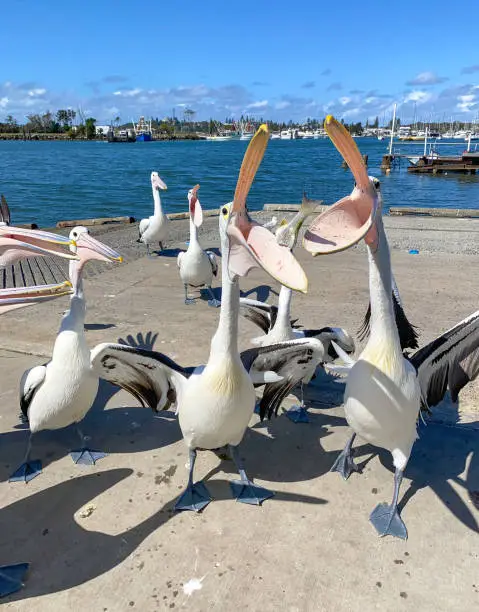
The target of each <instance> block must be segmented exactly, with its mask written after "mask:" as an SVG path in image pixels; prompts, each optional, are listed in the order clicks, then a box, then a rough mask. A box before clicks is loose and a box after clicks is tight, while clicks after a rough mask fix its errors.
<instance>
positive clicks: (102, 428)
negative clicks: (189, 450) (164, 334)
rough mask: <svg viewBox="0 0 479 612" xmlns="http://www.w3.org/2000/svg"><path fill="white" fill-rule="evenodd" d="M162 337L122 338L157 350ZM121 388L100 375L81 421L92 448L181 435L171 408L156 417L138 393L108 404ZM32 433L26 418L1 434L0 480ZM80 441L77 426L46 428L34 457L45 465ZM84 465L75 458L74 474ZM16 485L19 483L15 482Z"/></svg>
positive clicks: (138, 445) (134, 447)
mask: <svg viewBox="0 0 479 612" xmlns="http://www.w3.org/2000/svg"><path fill="white" fill-rule="evenodd" d="M157 337H158V334H156V333H153V332H151V331H149V332H147V333H146V334H143V333H141V332H140V333H138V334H137V335H136V336H133V335H129V336H127V337H126V339H123V338H119V340H118V341H119V343H120V344H128V345H129V346H135V347H137V348H144V349H147V350H153V349H154V345H155V342H156V339H157ZM118 391H120V389H119V387H116V386H115V385H112V384H111V383H109V382H107V381H105V380H102V379H100V384H99V388H98V393H97V396H96V398H95V401H94V403H93V406H92V407H91V409H90V410H89V412H88V413H87V415H86V416H85V418H84V419H83V421H82V422H81V423H80V428H81V430H82V432H83V433H84V434H85V435H86V436H87V438H88V440H87V441H88V445H89V447H90V448H92V449H94V450H101V451H103V452H105V453H107V454H109V455H113V454H117V453H125V452H128V453H133V452H144V451H148V450H154V449H156V448H162V447H164V446H168V445H170V444H173V443H175V442H177V441H178V440H180V439H181V431H180V428H179V425H178V422H177V419H176V417H175V416H174V415H173V413H171V412H167V411H165V412H161V413H159V414H158V415H156V418H154V416H153V413H152V411H151V409H150V408H143V407H141V406H139V405H138V404H136V405H132V404H133V402H135V400H133V398H131V400H130V397H129V396H128V397H127V398H125V399H126V401H127V402H128V405H126V406H123V407H117V408H106V406H107V404H108V402H109V401H110V400H111V398H112V397H113V396H114V395H116V394H117V393H118ZM28 435H29V432H28V429H27V428H26V427H25V425H23V424H19V425H17V426H15V428H14V430H13V431H10V432H6V433H4V434H2V444H1V445H0V482H2V481H5V480H8V478H9V477H10V475H11V474H12V473H13V472H14V471H15V469H16V468H17V467H18V466H19V465H20V464H21V463H22V461H23V457H24V454H25V451H26V448H27V440H28ZM78 447H79V438H78V434H77V432H76V431H75V427H74V426H72V425H71V426H69V427H65V428H63V429H58V430H45V431H41V432H38V433H36V434H35V435H34V437H33V443H32V453H31V458H32V459H40V460H41V461H42V467H43V469H46V468H47V467H48V466H49V465H50V464H51V463H54V462H55V461H58V460H59V459H61V458H62V457H64V456H66V455H68V454H69V453H70V451H71V450H73V449H77V448H78ZM82 469H85V468H84V467H82V466H76V465H74V463H73V462H72V474H74V473H75V472H76V471H79V470H82ZM86 469H89V468H86ZM93 469H94V468H93ZM40 478H41V476H40ZM12 486H18V485H15V484H12Z"/></svg>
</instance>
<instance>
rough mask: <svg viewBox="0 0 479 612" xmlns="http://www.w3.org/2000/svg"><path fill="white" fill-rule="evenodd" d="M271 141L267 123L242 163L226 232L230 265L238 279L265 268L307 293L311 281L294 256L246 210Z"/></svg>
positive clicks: (269, 272) (277, 278)
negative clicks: (256, 176) (258, 268)
mask: <svg viewBox="0 0 479 612" xmlns="http://www.w3.org/2000/svg"><path fill="white" fill-rule="evenodd" d="M268 141H269V132H268V127H267V126H266V125H265V124H263V125H261V126H260V127H259V129H258V131H257V132H256V134H255V135H254V136H253V138H252V139H251V140H250V143H249V145H248V148H247V149H246V153H245V156H244V158H243V163H242V164H241V168H240V172H239V177H238V182H237V184H236V191H235V195H234V200H233V204H232V206H231V209H230V217H229V222H228V226H227V230H226V231H227V234H228V236H229V239H230V249H229V257H228V266H229V269H230V270H231V272H232V273H233V274H236V275H238V276H246V274H247V273H248V272H249V270H251V269H252V268H255V267H261V268H263V269H264V270H265V271H266V272H267V273H268V274H269V275H270V276H272V277H273V278H274V279H276V280H277V281H279V282H280V283H281V284H282V285H285V286H286V287H290V288H291V289H295V290H296V291H302V292H303V293H306V292H307V289H308V279H307V278H306V274H305V273H304V270H303V269H302V267H301V266H300V264H299V263H298V262H297V261H296V258H295V257H294V255H293V254H292V253H291V252H290V250H289V249H288V248H287V247H285V246H281V245H279V244H278V243H277V242H276V237H275V236H274V234H272V233H271V232H270V231H269V230H268V229H266V228H265V227H263V226H262V225H259V224H258V223H256V222H254V221H253V220H252V219H251V218H250V216H249V215H248V212H247V210H246V198H247V195H248V193H249V190H250V188H251V185H252V183H253V180H254V177H255V175H256V172H257V170H258V168H259V165H260V163H261V160H262V159H263V156H264V152H265V150H266V146H267V144H268Z"/></svg>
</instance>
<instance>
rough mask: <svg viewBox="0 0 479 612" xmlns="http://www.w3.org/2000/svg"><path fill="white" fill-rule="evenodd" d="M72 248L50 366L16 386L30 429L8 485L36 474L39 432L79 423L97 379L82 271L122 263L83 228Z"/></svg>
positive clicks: (78, 456)
mask: <svg viewBox="0 0 479 612" xmlns="http://www.w3.org/2000/svg"><path fill="white" fill-rule="evenodd" d="M70 239H71V241H72V242H73V246H72V247H71V249H72V251H73V253H74V254H75V255H76V256H77V257H78V260H73V261H71V262H70V269H69V276H70V281H71V283H72V286H73V295H72V297H71V300H70V308H69V310H68V311H67V312H66V313H65V315H64V316H63V319H62V322H61V325H60V330H59V332H58V335H57V338H56V340H55V345H54V347H53V354H52V358H51V361H50V362H48V363H47V364H46V365H42V366H36V367H34V368H31V369H30V370H27V371H26V372H25V373H24V375H23V377H22V380H21V382H20V407H21V410H22V413H23V415H24V418H25V420H27V421H28V423H29V426H30V436H29V440H28V447H27V452H26V454H25V459H24V461H23V463H22V465H21V466H20V467H19V468H18V469H17V470H16V471H15V472H14V474H12V476H11V477H10V482H17V481H21V482H28V481H30V480H32V479H33V478H35V477H36V476H38V475H39V474H40V473H41V461H39V460H31V459H30V452H31V442H32V436H33V435H34V434H35V433H36V432H38V431H41V430H43V429H60V428H62V427H67V426H68V425H71V424H72V423H75V424H76V425H77V424H78V423H79V422H80V421H81V420H82V419H83V417H84V416H85V414H86V413H87V412H88V410H89V409H90V408H91V406H92V404H93V401H94V399H95V396H96V393H97V390H98V383H99V378H98V375H97V374H96V373H95V371H94V370H93V368H92V366H91V359H90V350H89V349H88V346H87V343H86V338H85V332H84V323H85V311H86V303H85V296H84V292H83V281H82V271H83V267H84V266H85V264H86V263H87V262H88V261H89V260H91V259H97V260H100V261H107V262H111V261H122V258H121V257H120V255H118V253H116V252H115V251H113V249H111V248H110V247H108V246H106V245H105V244H102V243H101V242H99V241H98V240H96V239H95V238H93V237H92V236H90V235H89V233H88V230H87V228H86V227H83V226H77V227H75V228H73V230H72V231H71V232H70ZM77 430H78V434H79V436H80V439H81V443H82V447H81V448H80V450H77V451H72V453H71V456H72V459H73V461H74V462H75V463H81V464H87V465H88V464H94V463H95V461H96V460H98V459H101V458H102V457H104V456H105V455H104V453H100V452H97V451H92V450H90V449H88V448H86V447H85V439H84V436H83V434H82V432H81V431H80V429H79V428H78V425H77Z"/></svg>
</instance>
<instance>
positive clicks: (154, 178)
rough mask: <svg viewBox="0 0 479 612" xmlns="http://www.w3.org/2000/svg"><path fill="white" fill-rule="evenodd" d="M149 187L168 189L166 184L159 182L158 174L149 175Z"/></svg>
mask: <svg viewBox="0 0 479 612" xmlns="http://www.w3.org/2000/svg"><path fill="white" fill-rule="evenodd" d="M151 186H152V188H153V189H168V187H167V186H166V183H165V182H164V181H163V180H161V178H160V175H159V174H158V172H152V173H151Z"/></svg>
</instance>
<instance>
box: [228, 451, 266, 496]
mask: <svg viewBox="0 0 479 612" xmlns="http://www.w3.org/2000/svg"><path fill="white" fill-rule="evenodd" d="M230 452H231V458H232V459H233V461H234V462H235V465H236V467H237V469H238V472H239V475H240V477H241V480H233V481H232V482H230V487H231V491H232V492H233V495H234V497H235V499H236V501H238V502H241V503H243V504H252V505H254V506H261V504H262V503H263V502H264V501H265V500H267V499H269V498H270V497H273V496H274V493H273V492H272V491H268V489H265V488H264V487H258V486H257V485H255V484H254V483H253V482H252V481H251V480H250V479H249V478H248V476H247V475H246V472H245V471H244V468H243V465H242V462H241V458H240V456H239V452H238V447H237V446H233V445H231V444H230Z"/></svg>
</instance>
